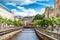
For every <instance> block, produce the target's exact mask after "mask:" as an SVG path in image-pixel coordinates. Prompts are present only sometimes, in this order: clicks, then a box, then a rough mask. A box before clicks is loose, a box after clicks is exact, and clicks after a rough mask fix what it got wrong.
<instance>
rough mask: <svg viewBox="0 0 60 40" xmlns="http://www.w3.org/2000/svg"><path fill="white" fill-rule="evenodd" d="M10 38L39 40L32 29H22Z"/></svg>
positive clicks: (14, 39) (13, 39)
mask: <svg viewBox="0 0 60 40" xmlns="http://www.w3.org/2000/svg"><path fill="white" fill-rule="evenodd" d="M11 40H39V39H38V37H37V35H36V34H35V31H34V30H33V29H23V31H22V32H20V33H19V34H17V35H16V36H14V37H13V38H12V39H11Z"/></svg>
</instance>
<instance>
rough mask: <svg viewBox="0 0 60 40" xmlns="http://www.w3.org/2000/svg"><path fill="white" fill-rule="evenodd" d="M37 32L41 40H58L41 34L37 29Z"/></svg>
mask: <svg viewBox="0 0 60 40" xmlns="http://www.w3.org/2000/svg"><path fill="white" fill-rule="evenodd" d="M35 32H36V34H37V36H38V37H39V38H41V40H58V39H56V38H53V37H51V36H49V35H47V34H44V33H42V32H40V31H39V30H37V29H35Z"/></svg>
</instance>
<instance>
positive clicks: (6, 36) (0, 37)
mask: <svg viewBox="0 0 60 40" xmlns="http://www.w3.org/2000/svg"><path fill="white" fill-rule="evenodd" d="M21 31H22V29H20V30H17V31H14V32H11V33H8V34H5V35H3V36H0V40H8V39H9V38H12V37H13V36H14V35H16V34H18V33H19V32H21Z"/></svg>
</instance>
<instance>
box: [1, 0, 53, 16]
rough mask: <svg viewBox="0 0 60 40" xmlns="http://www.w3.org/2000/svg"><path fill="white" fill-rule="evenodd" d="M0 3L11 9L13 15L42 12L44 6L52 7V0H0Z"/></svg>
mask: <svg viewBox="0 0 60 40" xmlns="http://www.w3.org/2000/svg"><path fill="white" fill-rule="evenodd" d="M1 1H2V2H1ZM7 1H11V2H7ZM0 3H1V4H2V5H4V6H5V7H6V8H8V9H9V10H10V11H12V12H13V13H14V15H20V16H28V15H29V16H33V15H36V14H42V13H44V11H45V7H47V6H52V7H54V0H0Z"/></svg>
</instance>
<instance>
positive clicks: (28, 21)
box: [23, 16, 34, 25]
mask: <svg viewBox="0 0 60 40" xmlns="http://www.w3.org/2000/svg"><path fill="white" fill-rule="evenodd" d="M33 18H34V16H26V17H24V18H23V20H24V21H25V25H26V24H27V25H29V24H30V23H31V22H32V20H33Z"/></svg>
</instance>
